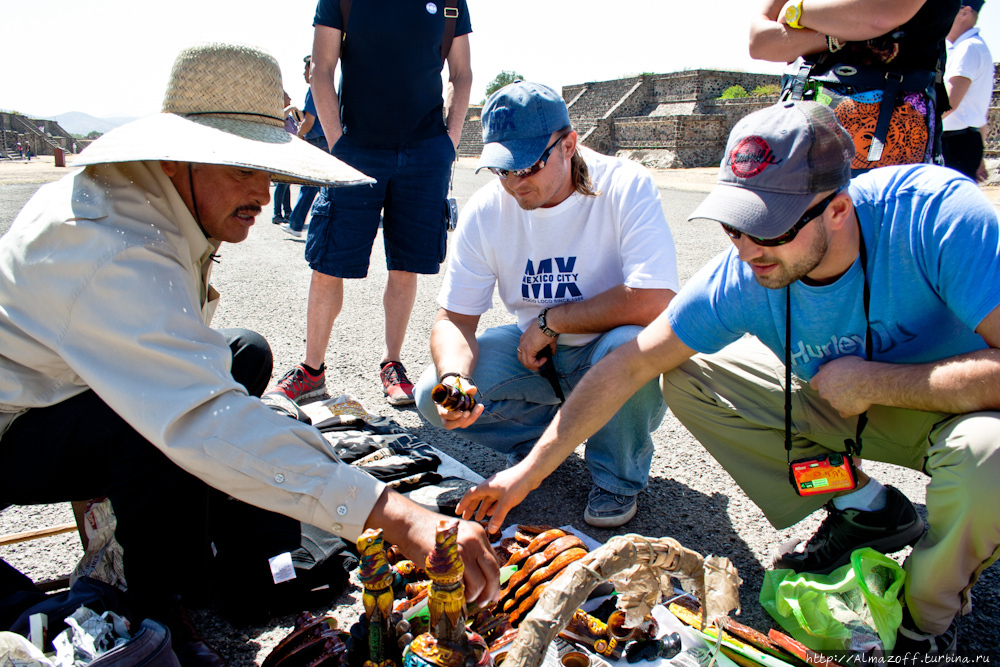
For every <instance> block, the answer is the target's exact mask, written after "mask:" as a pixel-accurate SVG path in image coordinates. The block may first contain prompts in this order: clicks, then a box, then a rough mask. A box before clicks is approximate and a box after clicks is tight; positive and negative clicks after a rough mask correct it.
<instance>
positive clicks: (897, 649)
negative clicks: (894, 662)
mask: <svg viewBox="0 0 1000 667" xmlns="http://www.w3.org/2000/svg"><path fill="white" fill-rule="evenodd" d="M957 654H958V619H957V618H956V619H955V620H953V621H952V622H951V625H949V626H948V629H947V630H945V631H944V632H943V633H941V634H940V635H929V634H927V633H926V632H924V631H922V630H918V629H917V625H916V623H914V622H913V618H912V617H911V616H910V610H909V609H907V608H906V607H903V622H902V623H901V624H900V626H899V631H898V632H897V633H896V645H895V646H894V647H893V649H892V655H893V657H897V658H903V662H904V663H908V664H911V665H923V664H943V663H944V662H945V661H944V660H943V659H942V658H941V656H945V655H957ZM928 658H929V659H928Z"/></svg>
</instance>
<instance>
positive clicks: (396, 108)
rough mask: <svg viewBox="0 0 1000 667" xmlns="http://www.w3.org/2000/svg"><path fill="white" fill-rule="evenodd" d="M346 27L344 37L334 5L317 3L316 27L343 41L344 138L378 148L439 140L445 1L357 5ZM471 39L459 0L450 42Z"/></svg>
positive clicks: (363, 0) (364, 1)
mask: <svg viewBox="0 0 1000 667" xmlns="http://www.w3.org/2000/svg"><path fill="white" fill-rule="evenodd" d="M348 22H349V23H350V25H349V26H348V27H349V30H344V27H343V26H342V25H341V23H342V21H341V17H340V1H339V0H319V4H318V5H317V7H316V17H315V19H313V25H323V26H328V27H330V28H336V29H337V30H344V32H345V33H346V35H347V39H346V40H345V41H344V42H343V43H342V44H341V52H340V62H341V80H340V90H339V95H340V118H341V122H343V124H344V132H345V133H346V134H348V135H350V136H351V138H352V139H356V140H357V141H359V142H361V143H367V144H371V145H380V146H385V145H392V144H396V143H407V142H414V141H420V140H423V139H428V138H430V137H433V136H437V135H439V134H444V133H445V132H446V131H447V128H446V127H445V124H444V119H443V117H442V113H443V107H444V100H443V99H442V95H441V69H442V65H441V40H442V38H443V36H444V2H443V0H430V1H428V2H426V3H421V2H414V1H413V0H380V1H379V2H372V1H368V0H355V1H354V2H353V4H352V6H351V16H350V18H349V19H348ZM470 32H472V24H471V21H470V19H469V9H468V6H467V5H466V1H465V0H459V2H458V19H457V21H456V24H455V36H456V37H458V36H460V35H466V34H468V33H470Z"/></svg>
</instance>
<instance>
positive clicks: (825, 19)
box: [750, 0, 925, 62]
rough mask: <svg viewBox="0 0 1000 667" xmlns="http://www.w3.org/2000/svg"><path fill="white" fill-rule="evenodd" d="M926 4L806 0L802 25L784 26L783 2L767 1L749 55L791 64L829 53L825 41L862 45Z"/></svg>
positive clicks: (753, 26)
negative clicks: (834, 39) (861, 42)
mask: <svg viewBox="0 0 1000 667" xmlns="http://www.w3.org/2000/svg"><path fill="white" fill-rule="evenodd" d="M924 1H925V0H804V1H803V3H802V17H801V18H800V19H799V23H800V25H802V26H804V27H805V29H796V28H790V27H788V26H787V25H786V24H785V23H784V18H783V10H784V8H785V6H786V4H787V3H786V2H785V1H784V0H767V1H766V2H765V3H764V6H763V10H762V13H761V14H760V15H759V16H758V17H757V18H756V19H754V20H753V21H752V22H751V26H750V55H751V57H753V58H757V59H760V60H770V61H773V62H791V61H793V60H795V59H796V58H798V57H799V56H802V55H806V54H811V53H819V52H822V51H825V50H826V49H827V43H826V37H827V35H832V36H834V37H836V38H837V39H839V40H840V41H861V40H866V39H871V38H873V37H878V36H880V35H884V34H885V33H887V32H889V31H890V30H892V29H893V28H896V27H897V26H900V25H902V24H903V23H906V22H907V21H909V20H910V19H911V18H913V16H914V15H915V14H916V13H917V11H919V10H920V7H921V6H922V5H923V4H924Z"/></svg>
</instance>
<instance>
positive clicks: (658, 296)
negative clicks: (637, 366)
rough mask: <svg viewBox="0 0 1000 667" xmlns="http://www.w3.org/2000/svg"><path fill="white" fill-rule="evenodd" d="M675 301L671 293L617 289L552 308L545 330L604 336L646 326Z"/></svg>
mask: <svg viewBox="0 0 1000 667" xmlns="http://www.w3.org/2000/svg"><path fill="white" fill-rule="evenodd" d="M673 297H674V292H673V290H668V289H635V288H632V287H626V286H624V285H618V286H616V287H612V288H611V289H609V290H607V291H605V292H602V293H600V294H598V295H597V296H595V297H593V298H591V299H587V300H586V301H574V302H569V303H562V304H559V305H558V306H552V307H551V308H549V311H548V313H546V320H547V324H548V327H549V328H550V329H552V330H553V331H558V332H559V333H561V334H563V333H567V334H585V333H604V332H606V331H611V330H612V329H614V328H615V327H620V326H625V325H628V324H634V325H638V326H643V327H644V326H648V325H649V323H650V322H652V321H653V320H655V319H656V318H657V317H658V316H659V315H660V313H662V312H663V311H664V310H665V309H666V307H667V304H669V303H670V300H671V299H672V298H673Z"/></svg>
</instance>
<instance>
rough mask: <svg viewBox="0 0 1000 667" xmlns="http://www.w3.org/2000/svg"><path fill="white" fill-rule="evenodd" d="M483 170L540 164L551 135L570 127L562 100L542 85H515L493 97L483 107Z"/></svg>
mask: <svg viewBox="0 0 1000 667" xmlns="http://www.w3.org/2000/svg"><path fill="white" fill-rule="evenodd" d="M482 123H483V153H482V155H480V156H479V166H478V167H477V168H476V171H477V172H478V171H479V170H480V169H485V168H487V167H496V168H498V169H506V170H508V171H516V170H518V169H526V168H528V167H530V166H531V165H533V164H535V162H537V161H538V158H540V157H541V156H542V153H544V152H545V149H546V148H547V147H548V145H549V139H550V138H551V136H552V133H553V132H555V131H557V130H561V129H563V128H564V127H569V126H570V122H569V111H567V109H566V103H565V102H564V101H563V98H562V96H561V95H560V94H559V93H557V92H556V91H554V90H553V89H551V88H549V87H548V86H543V85H542V84H540V83H530V82H528V81H515V82H514V83H512V84H509V85H507V86H504V87H503V88H501V89H500V90H498V91H496V92H495V93H493V94H492V95H491V96H490V99H488V100H487V101H486V106H484V107H483V114H482Z"/></svg>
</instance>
